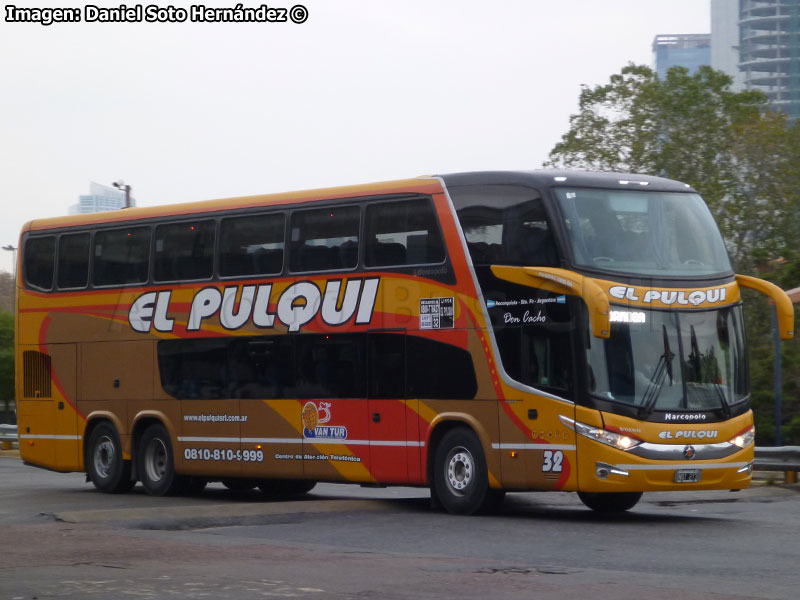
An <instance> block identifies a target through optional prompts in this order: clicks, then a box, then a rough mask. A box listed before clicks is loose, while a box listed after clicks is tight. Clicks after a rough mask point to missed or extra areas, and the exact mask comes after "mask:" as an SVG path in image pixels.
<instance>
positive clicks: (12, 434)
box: [0, 423, 19, 450]
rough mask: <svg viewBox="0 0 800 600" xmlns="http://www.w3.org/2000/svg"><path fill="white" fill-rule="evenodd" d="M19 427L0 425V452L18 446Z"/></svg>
mask: <svg viewBox="0 0 800 600" xmlns="http://www.w3.org/2000/svg"><path fill="white" fill-rule="evenodd" d="M18 439H19V438H18V436H17V426H16V425H6V424H5V423H0V450H8V449H9V448H11V447H12V446H16V445H18V443H17V442H18Z"/></svg>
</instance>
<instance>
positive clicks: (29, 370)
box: [18, 344, 81, 471]
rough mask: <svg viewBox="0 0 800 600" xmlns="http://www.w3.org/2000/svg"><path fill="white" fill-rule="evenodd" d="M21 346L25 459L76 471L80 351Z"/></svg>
mask: <svg viewBox="0 0 800 600" xmlns="http://www.w3.org/2000/svg"><path fill="white" fill-rule="evenodd" d="M38 348H39V347H38V346H31V347H27V348H26V347H25V346H22V347H21V350H22V365H23V366H22V379H23V381H22V384H23V386H22V388H23V389H22V394H18V397H20V400H19V403H18V411H19V423H18V430H19V438H20V446H23V449H22V456H23V458H24V459H25V460H26V461H29V462H32V463H34V464H43V465H47V466H50V465H55V468H56V469H58V470H67V471H68V470H77V469H78V468H79V465H80V463H79V457H80V447H81V444H80V436H79V435H78V415H77V411H76V408H75V400H76V398H75V391H76V375H77V348H76V345H75V344H49V345H48V346H47V352H48V353H47V354H45V353H43V352H40V351H39V350H38Z"/></svg>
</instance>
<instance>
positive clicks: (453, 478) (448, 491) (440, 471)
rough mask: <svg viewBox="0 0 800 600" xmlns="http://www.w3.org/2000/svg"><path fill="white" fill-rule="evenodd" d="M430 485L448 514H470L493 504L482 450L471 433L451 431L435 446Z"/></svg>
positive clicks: (493, 498) (458, 430)
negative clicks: (431, 483)
mask: <svg viewBox="0 0 800 600" xmlns="http://www.w3.org/2000/svg"><path fill="white" fill-rule="evenodd" d="M433 486H434V490H433V491H434V492H435V493H436V496H437V498H438V499H439V502H440V503H441V505H442V506H443V507H444V508H445V510H446V511H447V512H449V513H453V514H460V515H471V514H473V513H476V512H478V511H481V510H485V509H487V508H489V507H490V505H492V504H493V503H494V501H495V500H496V496H495V495H494V494H493V493H492V492H493V491H492V490H490V489H489V474H488V468H487V466H486V458H485V457H484V455H483V448H481V443H480V440H478V436H476V435H475V434H474V433H473V432H472V431H471V430H469V429H464V428H458V429H451V430H450V431H448V432H447V433H445V434H444V437H442V439H441V441H440V442H439V444H438V445H437V446H436V454H435V456H434V466H433Z"/></svg>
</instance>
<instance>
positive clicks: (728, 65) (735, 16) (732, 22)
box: [711, 0, 745, 92]
mask: <svg viewBox="0 0 800 600" xmlns="http://www.w3.org/2000/svg"><path fill="white" fill-rule="evenodd" d="M711 67H712V68H713V69H716V70H717V71H723V72H725V73H727V74H728V75H730V76H731V77H733V85H732V86H731V89H733V90H734V91H735V92H741V91H742V90H743V89H745V86H744V73H742V72H741V71H740V70H739V0H711Z"/></svg>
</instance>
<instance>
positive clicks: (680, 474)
mask: <svg viewBox="0 0 800 600" xmlns="http://www.w3.org/2000/svg"><path fill="white" fill-rule="evenodd" d="M701 474H702V471H701V470H700V469H678V470H677V471H675V483H697V482H698V481H700V475H701Z"/></svg>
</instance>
